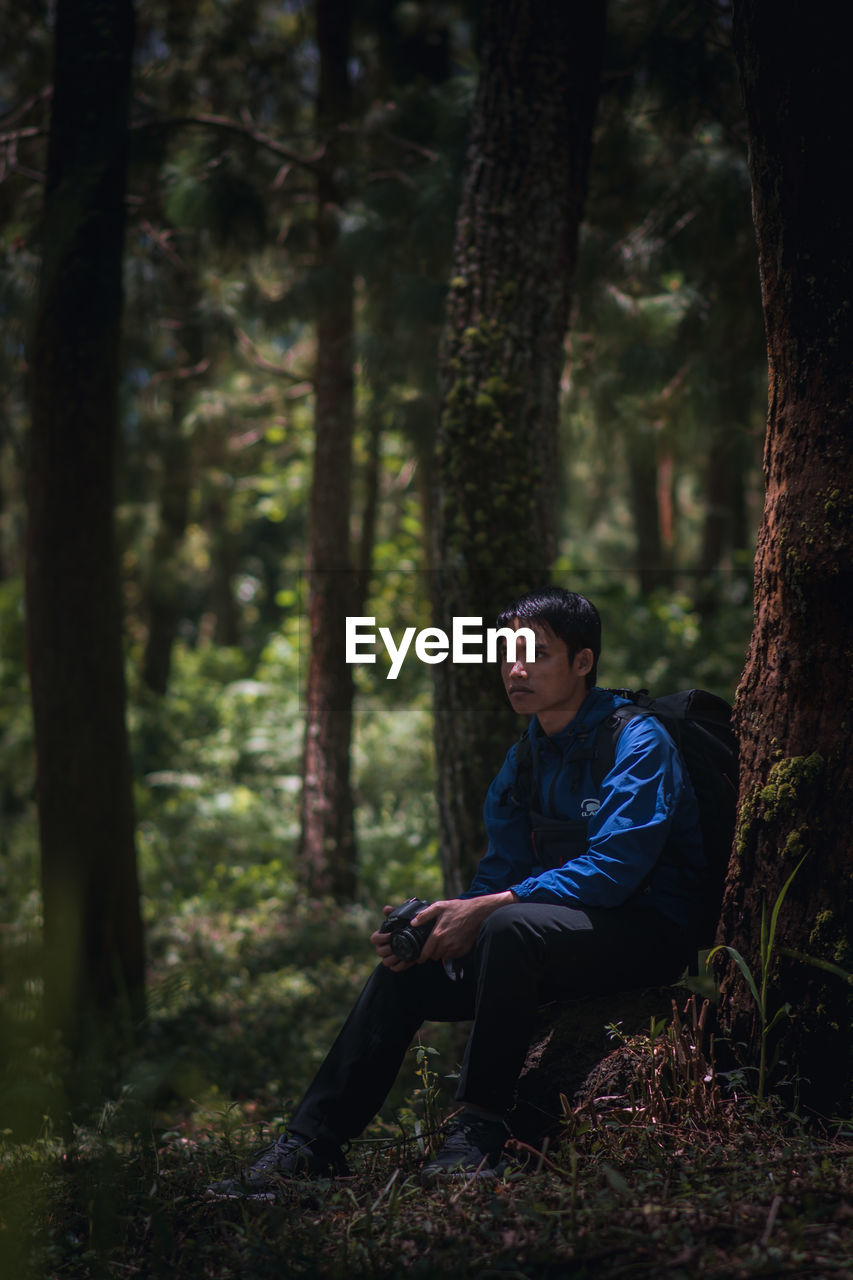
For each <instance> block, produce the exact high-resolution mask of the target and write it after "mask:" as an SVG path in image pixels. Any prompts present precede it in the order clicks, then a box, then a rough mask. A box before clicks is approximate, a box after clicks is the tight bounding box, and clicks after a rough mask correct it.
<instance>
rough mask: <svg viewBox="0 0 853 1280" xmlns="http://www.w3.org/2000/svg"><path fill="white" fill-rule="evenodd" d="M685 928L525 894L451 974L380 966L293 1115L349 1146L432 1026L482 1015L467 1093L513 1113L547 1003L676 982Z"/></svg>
mask: <svg viewBox="0 0 853 1280" xmlns="http://www.w3.org/2000/svg"><path fill="white" fill-rule="evenodd" d="M689 950H690V948H689V943H688V941H687V939H686V938H685V936H684V934H683V933H682V931H681V930H680V929H678V927H677V926H676V925H674V924H673V923H672V922H671V921H669V920H667V919H666V918H665V917H663V916H661V915H660V914H659V913H658V912H656V911H654V910H652V909H651V908H647V907H644V906H642V905H641V906H629V907H618V908H614V909H611V910H596V909H585V910H578V909H574V908H572V907H558V906H550V905H547V904H542V903H516V904H514V905H513V906H506V907H500V908H498V910H497V911H495V912H493V914H492V915H491V916H489V917H488V919H487V920H486V921H485V923H484V924H483V926H482V928H481V929H480V932H479V934H478V936H477V944H476V947H475V949H474V951H473V952H472V953H471V955H470V956H467V957H466V958H465V960H464V961H462V962H461V965H462V969H463V976H462V977H461V978H457V979H456V980H454V979H452V978H450V977H449V976H448V974H447V973H446V972H445V969H444V966H443V965H442V964H440V963H438V962H437V961H429V962H427V963H426V964H423V965H415V966H414V967H413V968H411V969H407V970H405V971H404V972H402V973H394V972H392V970H390V969H388V968H386V967H385V966H384V965H379V966H378V967H377V968H376V969H375V970H374V972H373V974H372V976H371V977H370V978H369V979H368V981H367V983H366V985H365V987H364V990H363V991H362V993H361V995H360V997H359V999H358V1001H357V1003H356V1005H355V1007H354V1008H353V1010H352V1012H351V1014H350V1015H349V1017H348V1019H347V1021H346V1023H345V1024H344V1026H343V1029H342V1030H341V1032H340V1035H339V1036H338V1038H337V1039H336V1040H335V1043H334V1044H333V1045H332V1048H331V1050H330V1051H329V1053H328V1055H327V1057H326V1059H325V1061H324V1062H323V1064H322V1066H321V1067H320V1069H319V1071H318V1072H317V1075H316V1076H315V1077H314V1080H313V1081H312V1083H311V1084H310V1085H309V1087H308V1090H307V1092H306V1094H305V1097H304V1098H303V1099H302V1101H301V1102H300V1103H299V1106H298V1107H297V1108H296V1111H295V1112H294V1114H293V1117H292V1119H291V1128H292V1129H293V1131H294V1132H296V1133H298V1134H300V1135H302V1136H303V1137H306V1138H319V1137H322V1138H326V1139H328V1140H331V1141H332V1142H336V1143H341V1142H344V1141H346V1140H347V1139H349V1138H354V1137H355V1136H356V1135H357V1134H359V1133H361V1131H362V1130H363V1129H364V1128H365V1126H366V1125H367V1124H368V1123H369V1122H370V1120H371V1119H372V1118H373V1116H374V1115H375V1114H376V1113H377V1111H378V1110H379V1108H380V1107H381V1106H382V1103H383V1102H384V1101H385V1098H386V1097H387V1095H388V1092H389V1090H390V1088H391V1086H392V1084H393V1083H394V1080H395V1078H396V1075H397V1072H398V1071H399V1069H400V1066H401V1064H402V1062H403V1058H404V1057H405V1054H406V1050H407V1049H408V1047H409V1045H410V1043H411V1041H412V1037H413V1036H414V1035H415V1033H416V1032H417V1030H418V1028H419V1027H420V1026H421V1024H422V1023H424V1022H427V1021H435V1022H463V1021H467V1020H469V1019H473V1026H472V1028H471V1033H470V1035H469V1037H468V1044H467V1047H466V1050H465V1057H464V1059H463V1063H462V1071H461V1075H460V1078H459V1086H458V1088H457V1091H456V1097H457V1099H458V1100H459V1101H460V1102H469V1103H473V1104H475V1105H476V1106H479V1107H483V1108H485V1109H486V1110H487V1111H494V1112H496V1113H498V1114H500V1115H503V1114H504V1113H505V1112H506V1111H508V1110H509V1108H510V1107H511V1105H512V1101H513V1095H514V1092H515V1085H516V1081H517V1079H518V1076H519V1073H520V1071H521V1068H522V1066H523V1065H524V1059H525V1055H526V1053H527V1048H528V1045H529V1043H530V1037H531V1035H532V1033H533V1027H534V1021H535V1017H536V1010H537V1008H538V1006H539V1005H540V1004H542V1003H544V1002H545V1001H547V1000H550V999H553V998H554V997H555V996H580V995H600V994H605V993H606V992H608V991H624V990H630V989H631V988H632V987H643V986H655V985H658V984H660V983H665V982H671V981H674V980H675V978H677V977H678V976H679V974H680V973H681V972H682V970H683V969H684V966H685V964H686V963H687V960H688V958H689Z"/></svg>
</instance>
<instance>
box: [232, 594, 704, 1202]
mask: <svg viewBox="0 0 853 1280" xmlns="http://www.w3.org/2000/svg"><path fill="white" fill-rule="evenodd" d="M498 625H499V626H501V627H504V626H509V627H512V628H515V629H518V628H519V627H522V626H525V627H530V628H531V629H532V630H533V632H534V634H535V636H536V656H535V661H533V662H530V663H528V662H526V661H525V660H524V659H522V658H521V657H517V659H516V661H514V662H509V661H504V662H503V664H502V675H503V682H504V687H505V689H506V692H507V696H508V697H509V700H510V703H511V704H512V706H513V708H514V709H515V710H516V711H518V712H519V713H521V714H523V715H527V716H530V717H531V719H530V725H529V730H528V743H529V750H527V748H525V752H524V754H523V755H522V756H519V746H518V744H516V746H514V747H513V748H512V749H511V750H510V752H509V754H508V755H507V758H506V760H505V762H504V765H503V768H502V769H501V771H500V773H499V774H498V775H497V777H496V778H495V780H494V782H493V783H492V785H491V787H490V788H489V792H488V795H487V797H486V803H485V825H486V832H487V835H488V838H489V843H488V848H487V850H486V853H485V854H484V855H483V858H482V859H481V861H480V864H479V867H478V869H477V873H476V875H475V877H474V880H473V882H472V884H471V887H470V888H469V889H468V891H467V893H465V894H463V895H462V896H461V897H460V898H456V899H451V900H449V901H442V902H434V903H432V904H431V905H430V906H428V907H426V908H425V909H423V910H421V912H420V914H419V915H418V916H417V917H416V918H415V921H413V923H416V924H419V925H420V924H427V923H429V924H431V925H432V931H431V932H430V934H429V937H428V938H427V940H426V942H425V944H424V946H423V950H422V952H421V954H420V956H419V958H418V960H417V961H416V962H414V963H405V962H404V961H402V960H400V959H399V958H398V957H397V956H396V955H395V954H394V952H393V951H392V949H391V945H390V939H389V935H388V934H387V933H383V932H380V931H379V930H377V931H376V932H374V933H373V934H372V935H371V938H370V941H371V943H372V944H373V946H374V947H375V948H376V952H377V955H378V957H379V961H380V963H379V966H378V967H377V969H376V970H375V971H374V973H373V975H372V977H371V978H370V979H369V980H368V982H367V984H366V986H365V988H364V990H363V992H362V994H361V996H360V998H359V1000H358V1002H357V1004H356V1005H355V1007H354V1009H353V1011H352V1013H351V1014H350V1016H349V1018H348V1019H347V1021H346V1023H345V1025H344V1027H343V1029H342V1031H341V1032H340V1035H339V1036H338V1038H337V1040H336V1041H335V1043H334V1045H333V1046H332V1049H331V1050H330V1052H329V1054H328V1056H327V1058H326V1060H325V1061H324V1063H323V1064H322V1066H321V1067H320V1069H319V1071H318V1073H317V1075H316V1076H315V1078H314V1080H313V1082H312V1083H311V1085H310V1086H309V1088H308V1091H307V1092H306V1094H305V1097H304V1098H303V1099H302V1101H301V1102H300V1103H299V1105H298V1107H297V1108H296V1111H295V1112H294V1114H293V1117H292V1119H291V1126H290V1131H289V1133H288V1134H286V1135H285V1136H283V1137H281V1138H279V1139H278V1141H277V1142H275V1143H274V1144H273V1145H272V1147H270V1148H269V1149H268V1150H267V1151H266V1152H265V1153H264V1154H263V1155H262V1156H261V1157H260V1158H259V1159H258V1160H257V1161H256V1162H255V1163H254V1164H253V1165H252V1166H251V1167H250V1168H249V1169H247V1170H245V1171H244V1173H243V1174H242V1175H241V1176H240V1177H239V1178H235V1179H229V1180H226V1181H225V1182H220V1183H217V1184H215V1185H214V1186H213V1187H211V1188H210V1190H211V1192H212V1193H213V1194H216V1195H234V1196H253V1197H262V1198H271V1197H272V1196H274V1194H275V1190H276V1187H277V1185H278V1183H279V1180H280V1179H282V1178H287V1177H292V1176H294V1175H295V1176H301V1177H305V1176H309V1177H310V1176H327V1175H330V1174H332V1175H333V1174H338V1173H343V1172H345V1171H346V1164H345V1161H344V1157H343V1154H342V1147H343V1145H344V1144H345V1143H346V1142H347V1141H348V1140H349V1139H351V1138H353V1137H355V1136H356V1135H357V1134H359V1133H360V1132H361V1131H362V1129H364V1127H365V1126H366V1125H367V1124H368V1122H369V1121H370V1120H371V1119H372V1117H373V1116H374V1115H375V1114H376V1112H377V1111H378V1110H379V1108H380V1106H381V1105H382V1103H383V1101H384V1099H385V1097H386V1096H387V1094H388V1091H389V1089H390V1088H391V1085H392V1083H393V1081H394V1079H395V1077H396V1074H397V1071H398V1069H399V1067H400V1065H401V1063H402V1061H403V1058H404V1055H405V1053H406V1050H407V1049H408V1047H409V1044H410V1043H411V1040H412V1037H413V1036H414V1035H415V1033H416V1032H417V1030H418V1028H419V1027H420V1026H421V1024H422V1023H423V1022H424V1021H428V1020H430V1021H432V1020H436V1021H467V1020H469V1019H470V1020H472V1027H471V1032H470V1035H469V1037H468V1043H467V1047H466V1050H465V1056H464V1059H463V1063H462V1070H461V1074H460V1077H459V1085H458V1089H457V1092H456V1097H457V1100H458V1101H459V1102H461V1103H462V1105H463V1109H462V1111H461V1112H460V1114H459V1115H458V1117H457V1119H456V1122H455V1125H454V1127H453V1129H452V1130H451V1132H450V1134H449V1136H448V1138H447V1141H446V1143H445V1145H444V1147H443V1148H442V1150H441V1151H440V1153H439V1154H438V1155H437V1156H436V1158H435V1159H433V1160H432V1161H431V1162H430V1163H428V1164H427V1165H426V1166H425V1167H424V1168H423V1169H422V1171H421V1179H422V1181H423V1182H424V1183H425V1184H427V1185H432V1184H436V1183H439V1182H441V1181H442V1180H443V1179H446V1178H448V1177H453V1176H459V1175H463V1176H466V1177H484V1176H485V1177H489V1176H492V1177H493V1176H495V1174H496V1173H498V1172H500V1170H501V1168H502V1159H501V1157H502V1151H503V1146H504V1142H505V1140H506V1138H507V1136H508V1134H509V1129H508V1127H507V1124H506V1120H505V1117H506V1115H507V1113H508V1112H509V1110H510V1109H511V1107H512V1104H513V1097H514V1091H515V1086H516V1082H517V1079H518V1076H519V1073H520V1071H521V1067H522V1065H523V1063H524V1058H525V1055H526V1052H527V1048H528V1044H529V1041H530V1037H531V1034H532V1031H533V1025H534V1018H535V1014H536V1009H537V1006H538V1005H539V1004H541V1003H542V1002H543V1001H544V1000H545V999H551V998H553V997H554V995H565V996H569V995H581V994H592V993H603V992H607V991H609V990H619V989H621V988H623V987H624V986H625V984H626V980H627V975H630V981H631V983H632V984H635V985H638V986H644V985H654V984H657V983H661V982H667V981H671V980H673V979H674V978H676V977H677V976H678V974H679V973H680V972H681V970H682V969H683V967H684V965H685V963H686V961H687V959H688V958H689V953H690V949H691V935H690V925H691V918H692V915H693V908H694V906H695V905H696V904H697V903H698V902H699V901H700V900H701V895H702V892H703V885H704V873H705V859H704V857H703V853H702V839H701V834H700V830H699V815H698V809H697V805H696V800H695V797H694V795H693V791H692V788H691V786H690V782H689V779H688V777H687V775H686V772H685V770H684V769H683V767H682V762H681V759H680V757H679V754H678V752H677V751H676V749H675V747H674V746H673V744H672V741H671V739H670V738H669V736H668V734H667V732H666V730H665V729H664V728H663V727H662V725H660V723H659V722H658V721H657V720H655V719H654V718H653V717H646V716H642V717H637V718H636V719H632V720H629V721H628V722H627V723H626V724H625V726H624V728H623V729H622V732H621V734H620V735H619V738H618V742H617V746H616V755H615V763H614V766H613V768H612V769H611V770H610V772H609V773H608V774H607V776H606V777H605V778H604V779H603V781H602V782H601V785H600V787H599V786H597V785H596V783H595V781H594V777H593V772H592V759H593V756H594V746H595V737H596V730H597V729H598V726H599V725H600V724H601V723H602V722H603V721H604V720H606V719H607V718H608V717H610V716H611V715H612V713H613V711H614V709H615V708H616V707H617V706H619V705H621V704H622V703H623V702H624V699H622V698H620V697H618V696H617V695H616V694H614V693H612V692H610V691H609V690H605V689H599V688H597V687H596V684H595V678H596V667H597V663H598V657H599V654H600V650H601V620H600V618H599V616H598V613H597V611H596V609H595V608H594V607H593V605H591V604H590V603H589V601H588V600H585V599H584V598H583V597H582V596H578V595H575V594H574V593H572V592H568V591H563V590H561V589H559V588H549V589H547V590H545V591H542V592H538V593H530V594H528V595H525V596H522V597H521V598H520V599H519V600H516V601H515V602H514V603H513V604H511V605H509V606H508V607H507V608H506V609H505V610H504V611H503V613H502V614H501V615H500V617H499V619H498ZM523 648H524V646H523V645H521V644H520V645H519V646H518V650H519V652H520V653H521V652H523ZM521 761H525V763H524V764H523V766H522V764H521ZM388 910H390V908H386V912H387V911H388ZM451 961H454V962H456V963H455V964H453V965H451V964H450V962H451Z"/></svg>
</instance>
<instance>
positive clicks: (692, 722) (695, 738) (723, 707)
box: [509, 689, 738, 946]
mask: <svg viewBox="0 0 853 1280" xmlns="http://www.w3.org/2000/svg"><path fill="white" fill-rule="evenodd" d="M610 692H612V693H615V694H617V695H618V696H619V697H620V698H626V699H627V700H628V702H629V704H630V705H628V706H623V707H617V708H616V710H615V711H614V712H613V714H612V715H610V716H608V717H607V718H606V719H605V720H603V721H602V722H601V724H600V725H599V727H598V729H597V731H596V734H595V737H594V739H593V741H592V743H591V744H590V745H589V746H588V747H587V748H585V749H583V750H581V751H578V752H576V753H574V754H573V755H572V756H571V757H570V758H569V760H568V761H567V762H566V764H574V765H576V766H581V765H582V764H583V763H584V762H585V761H586V760H589V762H590V766H591V770H592V776H593V780H594V782H595V785H596V788H598V789H600V788H601V784H602V781H603V780H604V778H605V776H606V775H607V774H608V773H609V772H610V770H611V769H612V768H613V765H614V763H615V760H616V743H617V742H618V740H619V735H620V733H621V732H622V730H623V728H624V727H625V725H626V724H627V722H628V721H629V720H633V719H634V717H635V716H654V717H655V718H656V719H657V720H660V722H661V724H662V725H663V726H664V728H665V729H666V730H667V732H668V733H669V735H670V737H671V738H672V740H673V742H674V743H675V745H676V746H677V747H678V750H679V751H680V752H681V757H682V759H683V761H684V764H685V766H686V768H687V772H688V774H689V775H690V781H691V782H692V783H693V790H694V791H695V792H696V799H697V801H698V804H699V823H700V826H701V829H702V841H703V844H704V849H705V857H706V858H707V860H708V867H709V877H708V890H707V894H706V899H705V901H704V902H703V903H702V904H701V909H700V911H699V912H698V913H697V919H696V922H695V927H696V942H697V945H700V946H701V945H709V946H710V944H711V943H712V942H713V938H714V933H715V931H716V928H717V923H718V921H719V918H720V907H721V904H722V899H723V889H724V887H725V882H726V873H727V871H728V866H729V857H730V855H731V850H732V841H733V838H734V829H735V814H736V810H737V794H738V752H737V740H736V738H735V735H734V730H733V729H732V723H731V715H732V709H731V707H730V706H729V704H728V703H727V702H725V701H724V700H723V699H722V698H718V697H717V695H716V694H713V693H707V692H706V691H705V690H704V689H684V690H682V691H681V692H680V693H669V694H664V695H663V696H662V697H660V698H651V697H649V694H648V691H647V690H646V689H641V690H639V692H634V691H632V690H630V689H612V690H611V691H610ZM532 775H533V759H532V751H531V747H530V740H529V738H528V736H527V732H526V731H525V733H524V734H523V735H522V737H521V740H520V742H519V743H518V746H517V748H516V777H515V782H514V784H513V786H512V788H511V789H510V792H509V795H510V797H511V798H512V800H513V801H514V802H515V803H516V804H522V805H525V807H527V808H528V810H530V802H529V797H530V796H531V795H532V794H533V776H532ZM531 821H532V823H533V826H534V844H536V828H537V825H538V823H539V822H540V821H541V820H540V819H539V818H538V815H536V814H534V813H532V812H531ZM560 826H561V824H560V823H557V822H555V821H553V820H546V821H545V823H544V824H542V828H541V830H542V835H543V836H544V837H545V841H544V843H546V844H547V838H548V836H549V834H551V835H554V836H557V841H556V843H560V844H562V846H563V852H564V853H566V854H568V856H572V851H573V850H576V851H577V852H580V851H581V847H580V846H579V845H578V843H577V842H578V840H579V839H580V841H581V842H585V826H586V824H585V823H565V824H562V827H563V830H564V833H565V834H564V836H563V838H562V839H561V838H560V836H559V835H558V830H557V829H558V828H559V827H560ZM563 860H565V859H564V858H559V859H558V860H550V861H551V865H558V861H563Z"/></svg>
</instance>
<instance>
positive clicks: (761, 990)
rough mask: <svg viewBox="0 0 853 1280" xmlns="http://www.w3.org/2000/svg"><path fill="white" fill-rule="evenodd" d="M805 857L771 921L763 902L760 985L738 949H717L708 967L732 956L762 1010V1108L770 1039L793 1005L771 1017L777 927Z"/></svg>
mask: <svg viewBox="0 0 853 1280" xmlns="http://www.w3.org/2000/svg"><path fill="white" fill-rule="evenodd" d="M805 857H806V855H805V854H804V855H803V857H802V858H800V860H799V862H798V863H797V865H796V866H795V867H794V870H793V871H792V872H791V874H790V875H789V876H788V878H787V880H786V881H785V883H784V884H783V885H782V888H781V889H780V890H779V892H778V894H777V895H776V901H775V902H774V903H773V909H772V910H771V912H770V918H769V920H768V918H767V904H766V903H765V902H762V904H761V936H760V938H759V947H758V958H759V968H760V974H759V978H758V981H756V978H755V977H754V976H753V973H752V970H751V969H750V967H749V964H748V962H747V961H746V960H745V959H744V957H743V956H742V955H741V953H740V952H739V951H738V950H737V948H736V947H732V946H729V945H727V944H721V945H720V946H717V947H714V948H713V949H712V950H711V951H709V953H708V959H707V963H708V964H710V962H711V960H712V958H713V957H714V956H715V955H716V954H717V952H719V951H727V952H728V954H729V955H730V956H731V957H732V959H733V960H734V962H735V964H736V965H737V967H738V969H740V971H741V973H742V974H743V977H744V979H745V980H746V984H747V986H748V987H749V992H750V995H751V996H752V998H753V1000H754V1001H755V1005H756V1008H757V1010H758V1020H759V1030H760V1034H761V1048H760V1056H759V1061H758V1084H757V1087H756V1100H757V1101H758V1103H759V1104H761V1103H762V1102H763V1101H764V1091H765V1088H766V1085H767V1072H768V1060H767V1050H768V1042H769V1038H770V1036H771V1034H772V1033H773V1031H774V1029H775V1028H776V1027H777V1026H778V1025H779V1023H780V1022H781V1021H782V1019H783V1018H786V1017H787V1016H788V1014H789V1013H790V1011H791V1005H790V1003H789V1002H788V1001H785V1003H784V1004H782V1005H780V1006H779V1008H778V1009H777V1010H776V1012H775V1013H774V1014H772V1015H771V1013H770V1008H769V1003H768V1001H769V994H770V991H769V986H770V972H771V966H772V964H773V960H774V956H775V943H776V927H777V924H778V922H779V911H780V910H781V907H782V903H783V902H784V901H785V895H786V894H787V892H788V890H789V888H790V887H791V882H792V881H793V879H794V876H795V875H796V874H797V872H798V871H799V869H800V867H801V866H802V865H803V862H804V861H805Z"/></svg>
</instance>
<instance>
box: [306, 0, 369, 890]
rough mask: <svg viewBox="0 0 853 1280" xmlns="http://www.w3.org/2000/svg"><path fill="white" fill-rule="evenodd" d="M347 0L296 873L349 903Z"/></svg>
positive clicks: (325, 88) (328, 169) (323, 17)
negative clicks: (343, 249) (341, 250)
mask: <svg viewBox="0 0 853 1280" xmlns="http://www.w3.org/2000/svg"><path fill="white" fill-rule="evenodd" d="M350 24H351V13H350V11H349V4H346V5H343V6H342V5H340V4H337V3H334V2H333V0H318V4H317V44H318V49H319V54H320V87H319V94H318V100H317V116H318V124H319V127H320V129H321V131H322V133H324V134H325V135H326V136H327V138H328V142H327V148H326V157H325V164H324V166H323V170H322V173H321V175H320V178H319V182H318V202H319V210H318V221H317V235H318V248H319V259H320V265H321V267H322V268H323V275H324V280H325V285H326V287H325V290H324V297H323V299H322V302H321V306H322V311H321V315H320V319H319V321H318V324H317V367H316V373H315V379H314V397H315V399H314V404H315V410H314V413H315V420H314V473H313V479H312V483H311V501H310V509H309V530H308V539H309V546H308V619H309V626H310V635H311V656H310V666H309V671H308V692H307V701H306V708H305V711H306V723H305V755H304V761H303V772H302V804H301V840H300V849H299V856H298V866H299V873H300V876H301V881H302V885H303V888H304V889H305V891H306V892H307V893H309V894H311V895H313V896H324V895H331V896H332V897H334V898H336V899H337V900H338V901H344V902H345V901H350V900H352V898H353V897H354V895H355V886H356V865H355V832H354V824H353V804H352V790H351V786H350V739H351V736H352V704H353V682H352V671H351V669H350V667H349V666H348V665H347V663H346V649H345V635H346V632H345V619H346V617H347V614H350V613H352V608H351V602H352V601H353V600H354V599H355V592H354V576H353V571H352V564H351V552H350V507H351V489H352V483H351V471H352V437H353V417H354V404H353V372H352V362H353V279H352V272H351V270H350V269H349V267H348V266H347V265H346V264H345V263H343V262H342V261H341V260H340V257H339V255H338V254H337V252H336V249H337V241H338V220H339V216H340V209H341V202H342V192H341V189H340V183H339V177H338V173H337V168H338V165H339V164H340V163H341V160H342V158H343V144H342V135H341V134H340V133H339V132H336V131H337V130H338V126H340V124H341V123H342V122H343V121H345V120H346V118H347V112H348V105H349V73H348V68H347V60H348V57H349V40H350Z"/></svg>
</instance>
